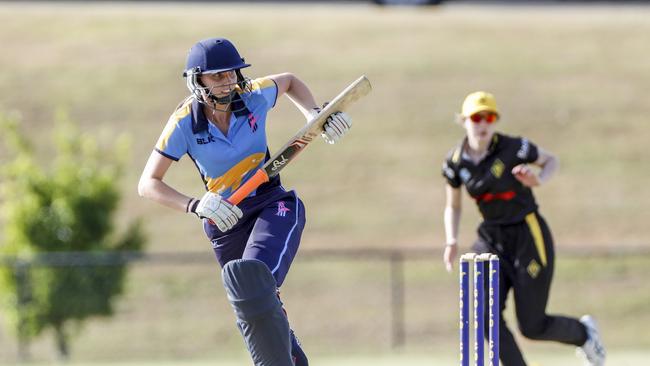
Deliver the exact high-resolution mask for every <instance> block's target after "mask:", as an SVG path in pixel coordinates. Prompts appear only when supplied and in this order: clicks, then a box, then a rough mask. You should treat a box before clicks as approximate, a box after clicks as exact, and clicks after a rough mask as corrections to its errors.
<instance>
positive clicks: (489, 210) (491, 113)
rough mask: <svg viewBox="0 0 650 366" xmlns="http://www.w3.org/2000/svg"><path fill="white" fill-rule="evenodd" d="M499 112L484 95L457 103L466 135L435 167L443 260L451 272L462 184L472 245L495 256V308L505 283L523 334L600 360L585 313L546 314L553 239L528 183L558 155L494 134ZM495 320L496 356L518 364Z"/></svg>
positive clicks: (535, 182) (541, 179) (550, 170)
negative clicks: (440, 192) (441, 181)
mask: <svg viewBox="0 0 650 366" xmlns="http://www.w3.org/2000/svg"><path fill="white" fill-rule="evenodd" d="M499 117H500V114H499V111H498V109H497V105H496V101H495V99H494V96H493V95H492V94H489V93H486V92H482V91H479V92H475V93H471V94H469V95H468V96H467V97H466V98H465V101H464V102H463V106H462V112H461V113H460V116H459V123H461V124H462V126H463V127H464V128H465V132H466V136H465V138H464V139H463V141H462V142H461V143H460V144H459V145H458V146H456V147H455V148H454V149H452V150H451V152H450V153H449V155H448V156H447V158H446V160H445V162H444V164H443V169H442V170H443V175H444V177H445V178H446V180H447V185H446V206H445V212H444V224H445V233H446V240H447V245H446V247H445V252H444V263H445V266H446V268H447V270H448V271H451V270H452V263H453V262H454V261H455V260H456V256H457V254H458V225H459V221H460V216H461V191H460V186H461V185H464V186H465V188H466V189H467V192H468V193H469V195H470V196H471V197H472V198H473V199H474V200H475V201H476V204H477V206H478V209H479V211H480V212H481V215H482V216H483V222H482V223H481V224H480V225H479V227H478V240H477V241H476V243H475V244H474V246H473V248H472V249H473V251H475V252H477V253H492V254H496V255H498V256H499V259H500V262H501V276H500V287H499V295H500V298H499V301H500V308H501V313H503V310H504V309H505V304H506V298H507V295H508V292H509V291H510V290H511V289H512V291H513V294H514V300H515V306H516V315H517V321H518V323H519V329H520V331H521V333H522V334H523V335H524V336H525V337H527V338H530V339H535V340H549V341H556V342H561V343H566V344H573V345H575V346H578V347H579V348H578V353H579V354H581V355H582V356H583V357H584V359H585V365H590V366H602V365H604V363H605V349H604V348H603V345H602V344H601V341H600V337H599V334H598V328H597V326H596V323H595V321H594V319H593V318H592V317H591V316H588V315H585V316H583V317H582V318H581V319H580V320H577V319H574V318H569V317H564V316H557V315H548V314H546V304H547V301H548V295H549V290H550V287H551V280H552V277H553V264H554V259H555V255H554V246H553V238H552V236H551V231H550V230H549V228H548V226H547V225H546V221H544V218H543V217H542V216H541V215H540V214H539V212H538V209H537V203H536V202H535V197H534V196H533V192H532V190H531V188H533V187H537V186H539V185H541V184H543V183H546V182H547V181H548V180H549V179H550V178H551V177H552V176H553V174H554V173H555V171H556V170H557V166H558V161H557V159H556V158H555V156H553V155H551V154H550V153H548V152H547V151H544V150H543V149H541V148H538V147H537V146H536V145H535V144H533V143H532V142H531V141H529V140H528V139H526V138H520V137H513V136H508V135H504V134H501V133H496V132H495V126H496V122H497V121H498V120H499ZM531 164H532V165H536V166H538V167H539V168H540V170H539V174H536V173H535V172H534V171H533V170H532V169H531V168H530V167H529V165H531ZM486 278H487V276H486ZM500 319H501V323H500V326H499V342H500V346H501V348H500V359H501V363H502V364H503V365H504V366H525V365H526V362H525V361H524V358H523V356H522V354H521V351H520V350H519V347H518V346H517V344H516V342H515V339H514V338H513V336H512V333H511V332H510V330H509V329H508V327H507V326H506V323H505V321H504V317H503V316H501V317H500ZM487 322H488V320H487V319H486V323H487ZM487 330H488V327H486V332H487Z"/></svg>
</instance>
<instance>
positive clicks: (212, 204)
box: [188, 192, 243, 233]
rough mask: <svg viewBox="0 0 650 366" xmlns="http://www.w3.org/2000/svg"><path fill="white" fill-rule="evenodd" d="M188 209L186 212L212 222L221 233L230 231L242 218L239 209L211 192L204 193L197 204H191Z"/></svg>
mask: <svg viewBox="0 0 650 366" xmlns="http://www.w3.org/2000/svg"><path fill="white" fill-rule="evenodd" d="M188 207H189V209H188V211H190V212H193V213H195V214H196V215H197V216H198V217H200V218H206V219H210V220H212V222H213V223H214V224H215V225H217V228H219V230H221V232H223V233H225V232H226V231H228V230H230V229H232V227H233V226H235V224H236V223H237V221H239V219H241V218H242V216H243V213H242V212H241V210H240V209H239V207H237V206H235V205H233V204H231V203H230V202H228V201H226V200H225V199H224V198H223V197H221V196H220V195H218V194H216V193H213V192H206V193H205V194H204V195H203V197H201V200H199V201H198V203H194V202H191V203H190V204H189V205H188Z"/></svg>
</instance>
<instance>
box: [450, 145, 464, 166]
mask: <svg viewBox="0 0 650 366" xmlns="http://www.w3.org/2000/svg"><path fill="white" fill-rule="evenodd" d="M462 151H463V149H462V148H460V147H458V148H456V150H454V153H453V154H452V156H451V162H452V163H454V164H458V162H459V161H460V153H461V152H462Z"/></svg>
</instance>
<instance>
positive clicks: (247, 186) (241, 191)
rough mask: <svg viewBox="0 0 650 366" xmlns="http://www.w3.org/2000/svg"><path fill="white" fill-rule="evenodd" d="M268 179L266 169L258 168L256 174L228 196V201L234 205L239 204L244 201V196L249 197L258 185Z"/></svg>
mask: <svg viewBox="0 0 650 366" xmlns="http://www.w3.org/2000/svg"><path fill="white" fill-rule="evenodd" d="M268 181H269V176H268V174H266V171H264V169H258V170H257V171H256V172H255V174H254V175H253V176H252V177H250V179H248V180H247V181H246V183H244V184H242V185H241V186H240V187H239V188H238V189H237V190H236V191H235V192H234V193H233V194H232V195H230V197H228V200H227V201H228V202H230V203H232V204H233V205H237V204H239V202H241V201H243V200H244V198H246V197H248V195H249V194H250V193H251V192H253V191H254V190H255V189H257V187H259V186H261V185H262V184H263V183H266V182H268Z"/></svg>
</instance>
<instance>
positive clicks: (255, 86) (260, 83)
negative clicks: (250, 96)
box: [251, 78, 275, 91]
mask: <svg viewBox="0 0 650 366" xmlns="http://www.w3.org/2000/svg"><path fill="white" fill-rule="evenodd" d="M272 86H275V82H274V81H273V80H271V79H268V78H261V79H255V80H251V90H252V91H255V90H259V89H266V88H270V87H272Z"/></svg>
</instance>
